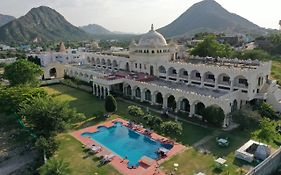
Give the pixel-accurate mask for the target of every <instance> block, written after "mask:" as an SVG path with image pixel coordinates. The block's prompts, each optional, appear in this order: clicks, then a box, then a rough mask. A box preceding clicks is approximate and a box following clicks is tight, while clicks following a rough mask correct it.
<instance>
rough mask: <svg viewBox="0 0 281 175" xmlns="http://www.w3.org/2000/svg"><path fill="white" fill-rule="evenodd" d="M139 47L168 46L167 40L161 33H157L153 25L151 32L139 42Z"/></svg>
mask: <svg viewBox="0 0 281 175" xmlns="http://www.w3.org/2000/svg"><path fill="white" fill-rule="evenodd" d="M138 46H143V47H155V46H156V47H162V46H167V42H166V39H165V38H164V37H163V35H161V34H160V33H158V32H156V31H155V30H154V29H153V25H151V30H150V31H149V32H148V33H146V34H144V35H143V36H142V37H141V38H140V41H139V44H138Z"/></svg>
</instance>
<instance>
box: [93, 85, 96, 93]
mask: <svg viewBox="0 0 281 175" xmlns="http://www.w3.org/2000/svg"><path fill="white" fill-rule="evenodd" d="M93 95H96V91H95V84H93Z"/></svg>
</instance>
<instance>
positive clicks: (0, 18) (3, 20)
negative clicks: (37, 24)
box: [0, 14, 16, 27]
mask: <svg viewBox="0 0 281 175" xmlns="http://www.w3.org/2000/svg"><path fill="white" fill-rule="evenodd" d="M14 19H16V18H15V17H13V16H9V15H2V14H0V27H1V26H3V25H5V24H7V23H8V22H10V21H13V20H14Z"/></svg>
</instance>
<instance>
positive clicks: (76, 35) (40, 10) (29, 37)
mask: <svg viewBox="0 0 281 175" xmlns="http://www.w3.org/2000/svg"><path fill="white" fill-rule="evenodd" d="M88 36H89V35H88V34H87V33H86V32H84V31H83V30H81V29H79V28H78V27H75V26H73V25H72V24H70V23H69V22H68V21H66V19H65V18H64V17H63V16H62V15H61V14H59V13H58V12H57V11H55V10H54V9H51V8H49V7H46V6H40V7H37V8H32V9H31V10H30V11H29V12H28V13H27V14H26V15H24V16H22V17H20V18H18V19H15V20H13V21H11V22H10V23H8V24H6V25H4V26H2V27H1V28H0V40H1V41H4V42H32V41H61V40H78V39H84V38H87V37H88Z"/></svg>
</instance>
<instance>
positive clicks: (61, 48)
mask: <svg viewBox="0 0 281 175" xmlns="http://www.w3.org/2000/svg"><path fill="white" fill-rule="evenodd" d="M59 52H61V53H66V49H65V46H64V43H63V42H61V43H60V50H59Z"/></svg>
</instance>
